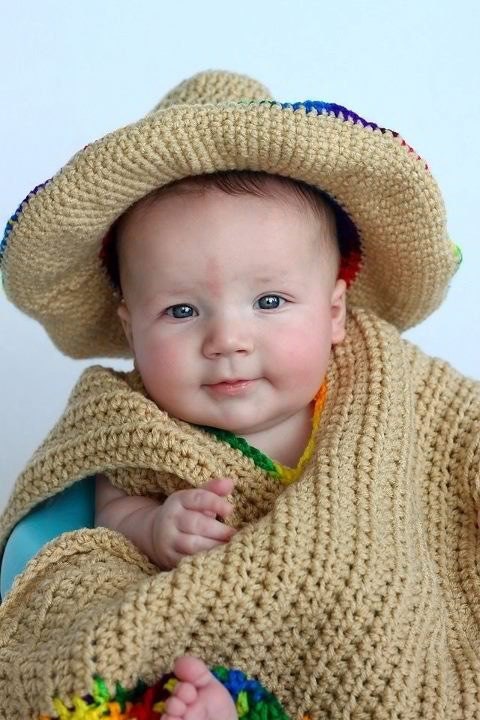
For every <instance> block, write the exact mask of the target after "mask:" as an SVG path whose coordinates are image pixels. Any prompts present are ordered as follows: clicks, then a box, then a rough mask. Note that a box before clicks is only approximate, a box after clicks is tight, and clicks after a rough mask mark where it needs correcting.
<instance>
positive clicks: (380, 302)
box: [0, 72, 480, 720]
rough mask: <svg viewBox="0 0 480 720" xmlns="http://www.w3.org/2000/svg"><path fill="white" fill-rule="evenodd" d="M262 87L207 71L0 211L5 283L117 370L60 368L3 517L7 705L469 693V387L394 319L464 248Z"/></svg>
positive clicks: (373, 158) (216, 710)
mask: <svg viewBox="0 0 480 720" xmlns="http://www.w3.org/2000/svg"><path fill="white" fill-rule="evenodd" d="M268 98H269V95H268V91H267V90H266V89H265V88H264V87H263V86H261V85H260V84H258V83H257V82H256V81H254V80H251V79H250V78H246V77H244V76H239V75H236V74H233V73H223V72H207V73H201V74H199V75H198V76H195V77H193V78H191V79H189V80H187V81H185V82H184V83H181V84H180V85H179V86H177V87H176V88H174V89H173V90H172V91H171V92H170V93H168V95H167V96H166V97H164V98H163V99H162V100H161V102H160V103H159V104H158V105H157V107H156V108H155V109H154V110H153V111H152V112H151V113H149V114H148V115H147V116H145V117H144V118H142V119H141V120H139V121H138V122H137V123H133V124H132V125H130V126H127V127H126V128H120V129H119V130H117V131H115V132H113V133H111V134H110V135H108V136H106V137H105V138H102V139H100V140H98V141H97V142H95V143H93V144H92V145H90V146H88V147H86V148H84V150H82V151H80V152H79V153H77V155H75V157H74V158H73V159H72V160H71V161H70V162H69V163H68V164H67V165H66V166H65V168H63V169H62V171H61V172H59V173H58V174H57V175H56V176H55V177H54V178H52V179H51V180H49V181H47V182H46V183H45V184H43V185H41V186H37V187H36V188H35V189H34V190H33V191H32V193H30V194H29V196H28V197H27V198H26V200H25V201H24V202H23V203H22V204H21V206H20V207H19V209H18V210H17V211H16V212H15V213H14V215H13V216H12V218H11V219H10V221H9V223H8V225H7V230H6V233H5V236H4V239H3V241H2V243H1V244H0V261H1V263H2V265H1V267H2V275H3V278H4V283H5V290H6V293H7V296H8V297H10V299H12V301H13V302H15V303H16V304H17V305H18V307H20V308H21V309H22V310H23V311H24V312H27V313H28V314H30V315H32V316H33V317H36V318H37V319H38V320H39V321H40V322H41V323H42V324H43V325H44V327H45V328H46V330H47V332H48V333H49V335H50V336H51V338H52V339H53V341H54V342H55V343H56V345H57V346H58V347H59V348H60V349H61V350H62V351H63V352H65V353H66V354H67V355H70V356H71V357H83V358H85V357H88V358H98V357H124V356H125V355H127V354H131V355H133V357H134V362H135V367H136V371H133V372H128V373H123V372H119V371H115V370H113V369H111V368H104V367H100V366H98V365H95V366H93V367H90V368H88V369H87V370H86V371H85V372H84V373H83V374H82V377H81V378H80V379H79V382H78V383H77V385H76V387H75V389H74V390H73V392H72V395H71V397H70V399H69V402H68V405H67V408H66V410H65V412H64V414H63V416H62V418H60V420H59V421H58V422H57V423H56V425H55V427H54V428H53V429H52V431H51V433H50V434H49V436H48V438H47V439H46V441H45V442H44V443H43V445H42V446H41V447H40V448H39V449H38V450H37V451H36V453H35V454H34V456H33V457H32V459H31V461H30V463H29V464H28V466H27V467H26V468H25V470H24V471H23V473H22V474H21V476H20V477H19V478H18V480H17V482H16V484H15V488H14V491H13V493H12V496H11V498H10V501H9V503H8V507H7V508H6V511H5V513H4V514H3V516H2V518H1V519H0V543H3V545H4V546H5V552H4V557H3V560H2V568H1V572H0V581H3V579H4V578H7V580H6V581H5V583H4V584H5V586H6V592H7V593H8V596H7V600H6V602H5V603H2V606H0V715H1V716H2V717H4V716H5V717H8V718H12V720H21V719H22V718H23V717H27V716H28V717H36V718H37V717H41V718H42V720H43V719H44V718H48V719H50V718H55V719H56V718H58V717H62V718H65V720H67V718H69V717H72V718H73V717H74V716H75V717H77V715H76V712H77V709H78V708H83V709H86V711H87V712H90V710H91V711H92V713H97V712H100V713H102V716H103V715H104V710H105V709H106V703H109V713H110V715H109V716H110V717H119V715H118V713H119V712H120V708H122V707H123V706H125V707H126V705H125V703H127V701H128V703H130V709H129V710H128V713H129V714H128V715H122V716H121V717H124V716H125V717H138V716H142V717H143V716H146V715H145V713H146V712H147V710H146V709H145V707H146V706H145V704H144V705H143V706H142V709H140V705H139V703H140V702H141V703H147V707H148V712H149V711H150V710H152V711H154V712H155V714H156V715H158V714H159V713H162V712H163V720H177V719H179V718H184V719H185V720H234V719H235V718H236V717H237V716H238V717H243V716H244V715H245V714H247V717H248V712H249V709H252V707H253V708H254V710H252V712H255V713H256V712H257V709H256V708H257V705H258V714H262V713H263V714H262V717H263V716H264V715H265V713H264V709H265V705H264V706H260V703H263V702H264V699H265V698H267V699H266V700H265V703H267V704H268V703H270V702H271V703H272V705H271V707H272V708H273V711H272V715H268V713H267V714H266V715H265V716H266V717H273V716H275V717H279V716H280V717H284V716H282V710H281V708H280V705H279V704H278V700H277V694H278V698H280V699H281V702H282V703H283V706H284V708H285V712H287V713H288V715H289V716H290V717H292V718H293V717H295V718H300V717H301V718H307V717H308V718H310V719H315V720H317V718H323V717H329V718H332V719H337V718H344V717H346V716H349V717H350V716H353V715H354V716H355V717H371V718H380V717H381V718H388V719H389V720H394V719H395V718H398V717H400V716H401V717H411V718H417V717H418V718H420V717H421V718H438V717H442V718H445V720H447V719H448V720H456V719H457V718H460V717H461V718H462V720H475V719H476V718H477V717H478V693H479V681H478V678H479V677H480V655H479V652H478V648H479V647H480V615H479V603H478V587H479V576H478V537H479V536H478V528H477V526H476V517H477V512H478V506H479V502H480V496H479V493H480V475H479V467H480V446H479V442H478V427H479V422H480V387H479V384H478V383H475V382H474V381H471V380H469V379H468V378H465V377H462V376H461V375H460V374H459V373H457V372H456V371H455V370H454V369H453V368H451V367H449V366H448V365H447V364H446V363H443V362H442V361H440V360H438V359H434V358H429V357H428V356H426V355H425V354H424V353H423V352H422V351H421V350H420V349H419V348H415V347H414V346H413V345H412V344H410V343H408V342H407V341H406V340H404V339H403V338H402V337H401V334H400V333H401V332H402V331H403V330H405V329H406V328H408V327H412V326H414V325H416V324H417V323H419V322H421V321H422V320H423V319H424V318H425V317H427V316H428V315H429V314H430V313H432V312H433V311H434V310H435V309H436V308H437V307H438V306H439V304H440V303H441V302H442V300H443V298H444V296H445V292H446V289H447V286H448V283H449V281H450V279H451V277H452V275H453V274H454V272H455V271H456V269H457V267H458V264H459V261H460V254H459V252H458V249H457V248H456V247H455V246H454V245H453V243H452V242H451V241H450V239H449V237H448V233H447V230H446V220H445V213H444V208H443V202H442V198H441V195H440V192H439V189H438V187H437V185H436V183H435V180H434V179H433V177H432V176H431V174H430V172H429V169H428V167H427V166H426V164H425V162H424V161H423V160H422V159H421V158H420V157H419V156H418V155H417V154H416V153H415V151H414V150H413V149H412V148H411V147H410V146H409V145H407V143H406V142H405V141H404V140H403V139H402V138H401V137H400V136H399V135H398V134H397V133H394V132H393V131H390V130H387V129H385V128H381V127H380V126H378V125H376V124H375V123H371V122H367V121H366V120H364V119H363V118H361V117H360V116H359V115H356V114H355V113H353V112H352V111H350V110H348V109H347V108H345V107H343V106H340V105H337V104H334V103H329V102H324V101H311V100H307V101H303V102H294V103H279V102H276V101H275V100H272V99H268ZM246 168H247V170H246ZM327 197H328V199H327ZM347 288H348V289H347ZM347 293H348V320H347V319H346V298H347ZM327 377H328V387H327ZM92 476H93V477H94V479H95V482H94V483H92ZM287 485H289V487H286V486H287ZM186 488H189V489H186ZM92 490H95V491H96V503H95V508H93V505H94V502H93V497H92V495H91V494H90V493H91V492H92ZM124 491H125V492H124ZM77 499H79V501H78V505H79V506H80V505H81V506H82V508H81V509H82V513H83V514H82V513H80V512H76V511H77V505H76V503H77ZM93 509H95V517H94V518H93ZM72 510H73V512H70V511H72ZM60 521H61V522H60ZM94 526H96V527H94ZM111 530H114V531H117V532H111ZM24 537H28V541H29V543H28V544H29V547H32V546H33V549H32V550H31V551H29V552H27V553H23V555H22V558H20V555H21V551H23V550H24V547H25V546H26V543H22V538H24ZM32 538H33V539H34V540H35V542H34V543H33V544H32V542H31V541H32ZM127 539H128V540H130V542H128V540H127ZM135 546H136V547H135ZM137 548H138V549H140V551H141V552H138V550H137ZM25 555H26V557H25ZM147 557H148V558H150V560H151V561H152V562H147ZM19 558H20V561H19ZM29 561H30V562H29ZM180 561H182V562H180ZM27 562H28V565H27ZM155 565H156V566H157V567H155ZM12 567H14V570H15V571H14V572H12ZM9 568H10V569H9ZM158 569H160V571H158ZM167 571H168V572H167ZM8 576H10V578H11V577H12V576H13V577H17V580H16V581H15V583H14V584H13V585H11V582H10V584H9V582H8ZM2 593H3V590H2ZM32 627H34V628H35V631H34V632H32V631H31V628H32ZM186 653H191V655H190V654H188V655H187V654H186ZM175 658H176V661H175V664H174V667H173V671H174V673H175V675H176V678H177V683H176V684H175V680H174V679H172V678H168V679H165V678H164V676H163V673H164V672H165V671H166V670H170V669H172V668H171V665H172V661H173V660H175ZM204 661H206V662H205V663H204ZM2 663H3V665H2ZM215 663H221V664H220V665H216V664H215ZM207 664H208V667H207ZM2 673H3V674H2ZM158 678H160V679H158ZM254 678H258V685H256V684H255V683H257V680H256V679H254ZM171 680H172V681H173V682H171ZM164 682H165V683H167V684H168V687H167V684H165V685H163V683H164ZM145 683H146V686H147V687H146V688H145V687H144V684H145ZM139 684H140V685H139ZM260 685H261V687H260V689H259V686H260ZM173 686H174V687H173ZM142 688H143V690H142ZM172 689H173V694H172V695H171V696H170V697H169V698H168V699H166V700H165V696H164V694H163V692H164V691H165V692H167V693H168V692H170V691H171V690H172ZM140 692H141V693H144V694H143V695H141V696H140V695H139V693H140ZM263 692H265V693H267V694H265V695H262V693H263ZM132 703H133V705H132ZM148 703H149V705H148ZM163 703H165V704H163ZM252 703H253V705H252ZM275 703H277V704H276V705H275ZM137 707H138V708H139V709H138V712H137ZM12 708H16V709H17V710H16V714H14V713H13V711H12ZM130 710H131V714H130ZM82 712H83V710H82ZM2 713H3V715H2ZM71 713H74V715H72V714H71ZM279 713H280V715H279ZM92 716H93V715H92ZM105 716H107V715H105Z"/></svg>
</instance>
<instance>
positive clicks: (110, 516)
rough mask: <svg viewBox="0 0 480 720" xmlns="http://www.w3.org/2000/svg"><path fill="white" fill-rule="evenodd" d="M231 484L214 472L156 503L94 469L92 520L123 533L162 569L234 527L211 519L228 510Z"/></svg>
mask: <svg viewBox="0 0 480 720" xmlns="http://www.w3.org/2000/svg"><path fill="white" fill-rule="evenodd" d="M232 489H233V481H232V480H230V479H229V478H213V479H212V480H209V481H208V482H207V483H206V484H205V485H203V486H202V487H201V488H192V489H189V490H179V491H178V492H174V493H172V494H171V495H169V497H168V498H167V499H166V500H165V502H163V503H160V502H159V501H158V500H155V499H154V498H149V497H145V496H138V495H127V494H126V493H124V492H123V491H122V490H120V489H119V488H116V487H114V486H113V485H112V484H111V483H110V481H109V480H108V479H107V478H106V477H105V476H104V475H97V479H96V500H95V525H96V526H97V527H98V526H103V527H108V528H110V529H111V530H117V531H118V532H120V533H122V534H123V535H125V536H126V537H127V538H128V539H129V540H130V541H131V542H132V543H133V544H134V545H136V546H137V547H138V548H139V549H140V550H141V551H142V552H143V553H145V555H148V557H149V558H150V559H151V560H152V561H153V562H154V563H155V564H156V565H158V567H159V568H161V569H162V570H170V569H171V568H174V567H176V566H177V565H178V563H179V561H180V560H181V559H182V557H184V556H186V555H194V554H195V553H197V552H201V551H203V550H210V549H211V548H214V547H216V546H217V545H220V544H223V543H225V542H228V541H229V540H230V539H231V537H232V536H233V535H234V534H235V530H234V529H233V528H230V527H228V526H227V525H224V524H223V523H222V522H219V521H218V520H216V516H217V515H218V516H220V517H221V518H225V517H227V516H228V515H229V514H230V512H231V511H232V510H233V508H232V506H231V505H230V503H229V502H228V501H227V500H225V499H224V497H223V496H225V495H228V494H229V493H230V492H231V491H232Z"/></svg>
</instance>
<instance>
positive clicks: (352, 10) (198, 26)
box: [0, 0, 480, 507]
mask: <svg viewBox="0 0 480 720" xmlns="http://www.w3.org/2000/svg"><path fill="white" fill-rule="evenodd" d="M0 7H1V9H0V13H1V16H0V25H1V27H2V29H3V32H2V53H1V54H2V58H1V61H0V83H1V87H0V90H1V97H2V109H3V110H2V112H1V113H0V138H1V154H0V158H1V168H2V170H1V173H0V217H2V218H3V219H4V221H6V220H7V219H8V217H9V216H10V215H11V214H12V213H13V211H14V210H15V209H16V207H17V205H18V204H19V202H20V201H21V200H22V199H23V198H24V197H25V195H26V194H27V193H28V192H29V191H30V190H31V189H32V188H33V187H34V186H35V185H37V184H38V183H40V182H42V181H44V180H45V179H46V178H48V177H50V176H51V175H53V174H54V173H55V172H56V171H57V170H58V169H59V168H60V166H61V165H63V164H64V163H65V162H66V161H67V160H68V159H69V158H70V157H71V155H73V154H74V152H76V151H77V150H78V149H80V148H81V147H83V146H84V145H85V144H87V143H88V142H91V141H92V140H95V139H97V138H98V137H100V136H101V135H103V134H105V133H107V132H109V131H111V130H114V129H115V128H117V127H119V126H121V125H124V124H127V123H129V122H132V121H134V120H136V119H138V118H139V117H140V116H142V115H143V114H144V113H145V112H147V111H148V110H150V109H151V108H152V107H153V106H154V105H155V104H156V102H157V101H158V100H159V99H160V97H161V96H162V95H163V94H164V93H166V92H167V91H168V90H169V89H170V88H171V87H172V86H173V85H175V84H177V83H178V82H179V81H180V80H182V79H184V78H185V77H188V76H189V75H192V74H194V73H196V72H199V71H200V70H205V69H215V68H221V69H227V70H234V71H237V72H242V73H246V74H250V75H253V76H255V77H257V78H258V79H259V80H261V81H262V82H263V83H264V84H266V85H267V86H269V87H270V89H271V90H272V92H273V94H274V96H275V97H277V98H278V99H279V100H286V101H295V100H304V99H319V100H327V101H331V102H337V103H339V104H341V105H345V106H347V107H349V108H351V109H352V110H354V111H356V112H357V113H358V114H360V115H362V116H363V117H365V118H367V119H369V120H373V121H375V122H377V123H378V124H379V125H381V126H383V127H389V128H392V129H395V130H398V131H400V133H401V134H402V135H403V137H405V138H406V139H407V141H408V142H409V143H410V144H411V145H413V146H414V147H415V149H416V150H417V151H418V152H419V153H420V155H422V156H423V157H425V158H426V159H427V161H428V162H429V165H430V167H431V169H432V172H433V174H434V175H435V177H436V178H437V180H438V181H439V183H440V186H441V188H442V189H443V193H444V196H445V200H446V205H447V211H448V217H449V229H450V234H451V236H452V238H453V239H454V240H455V242H456V243H458V244H459V245H461V247H462V249H463V253H464V264H463V266H462V268H461V270H460V271H459V272H458V273H457V275H456V277H455V278H454V281H453V283H452V287H451V290H450V293H449V297H448V300H447V301H446V303H445V304H444V305H443V306H442V308H441V309H440V310H439V311H437V312H436V313H435V314H434V315H433V316H432V317H431V318H429V319H428V320H427V321H426V322H424V323H423V324H422V325H421V326H420V327H418V328H416V329H415V330H413V331H411V332H410V333H408V336H409V337H410V338H412V339H414V340H415V341H416V342H418V343H419V344H420V345H421V346H422V347H423V348H424V349H425V350H427V351H428V352H429V353H431V354H433V355H439V356H442V357H444V358H445V359H447V360H449V361H450V362H451V363H452V364H453V365H455V366H456V367H457V368H458V369H460V370H461V371H462V372H464V373H465V374H468V375H471V376H473V377H476V378H480V333H479V330H478V316H479V307H480V287H479V284H480V272H479V271H480V244H479V225H480V219H479V206H480V194H479V184H478V176H479V175H478V174H479V171H480V152H479V139H478V138H479V124H480V108H479V98H480V88H479V80H478V78H479V70H480V63H479V54H478V42H479V37H480V13H479V7H480V6H479V4H478V2H477V1H476V0H456V2H453V1H451V0H448V1H446V0H436V1H434V0H403V2H388V0H370V1H368V0H363V1H359V2H356V1H355V0H342V2H338V3H336V2H334V1H332V0H330V1H329V2H328V3H327V2H315V1H314V0H304V1H302V0H283V1H282V0H264V1H263V2H262V0H254V1H252V0H241V1H240V0H237V2H227V1H226V0H200V2H199V1H198V0H185V1H183V2H182V1H181V0H177V2H162V1H161V0H158V1H155V0H136V1H135V2H132V1H131V0H101V1H100V0H82V2H80V1H77V2H75V1H74V0H73V1H71V2H65V1H64V0H42V2H36V1H34V0H31V2H27V1H26V0H23V2H22V1H21V0H20V1H19V0H17V1H16V2H15V3H13V2H11V3H9V5H8V6H7V5H6V3H5V4H4V3H1V5H0ZM88 364H89V363H87V362H78V361H73V360H69V359H68V358H65V357H63V356H62V355H61V354H60V353H59V352H58V351H57V350H56V349H55V348H54V347H53V346H52V344H51V342H50V341H49V339H48V338H47V336H46V335H45V333H44V331H43V330H42V328H41V327H40V326H39V325H37V324H36V323H35V322H34V321H32V320H30V319H29V318H26V317H23V316H22V315H21V314H20V313H19V312H18V311H16V309H15V308H14V307H13V306H11V305H10V304H9V303H8V302H7V301H6V298H5V296H4V295H3V294H2V292H1V291H0V372H1V375H0V377H1V381H2V385H1V392H0V398H1V399H0V403H1V406H0V424H1V435H0V437H1V440H0V507H1V506H2V505H3V504H4V503H5V501H6V499H7V497H8V493H9V491H10V488H11V486H12V484H13V482H14V479H15V477H16V476H17V474H18V473H19V472H20V470H21V468H22V466H23V465H24V464H25V462H26V461H27V459H28V457H29V455H30V453H31V452H32V451H33V450H34V448H35V447H36V446H37V445H38V444H39V442H40V441H41V440H42V439H43V437H44V436H45V434H46V433H47V431H48V430H49V428H50V427H51V425H52V424H53V423H54V422H55V420H56V418H57V417H58V415H59V414H60V412H61V410H62V408H63V405H64V403H65V401H66V398H67V395H68V392H69V390H70V389H71V387H72V385H73V384H74V382H75V380H76V378H77V377H78V375H79V374H80V372H81V370H82V369H83V368H84V367H85V366H86V365H88Z"/></svg>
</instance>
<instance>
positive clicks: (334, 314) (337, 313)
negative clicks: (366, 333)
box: [330, 279, 347, 345]
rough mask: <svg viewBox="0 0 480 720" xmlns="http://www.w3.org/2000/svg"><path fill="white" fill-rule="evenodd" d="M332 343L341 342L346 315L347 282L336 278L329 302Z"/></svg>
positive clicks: (343, 335) (343, 336)
mask: <svg viewBox="0 0 480 720" xmlns="http://www.w3.org/2000/svg"><path fill="white" fill-rule="evenodd" d="M330 310H331V318H332V345H336V344H337V343H340V342H342V340H343V339H344V338H345V322H346V317H347V284H346V282H345V280H341V279H338V280H337V281H336V283H335V287H334V288H333V292H332V297H331V303H330Z"/></svg>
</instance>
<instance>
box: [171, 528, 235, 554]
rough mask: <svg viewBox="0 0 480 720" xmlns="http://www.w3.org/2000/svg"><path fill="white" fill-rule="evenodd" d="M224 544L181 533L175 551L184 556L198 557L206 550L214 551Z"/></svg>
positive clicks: (176, 541)
mask: <svg viewBox="0 0 480 720" xmlns="http://www.w3.org/2000/svg"><path fill="white" fill-rule="evenodd" d="M223 544H224V543H223V542H222V541H220V540H213V539H212V538H206V537H202V536H201V535H190V533H179V535H178V536H177V538H176V540H175V549H176V550H177V552H179V553H181V554H182V555H196V554H197V553H199V552H204V551H205V550H212V549H213V548H215V547H218V546H219V545H223Z"/></svg>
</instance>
